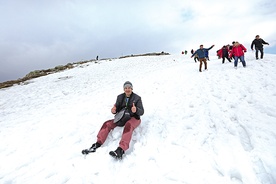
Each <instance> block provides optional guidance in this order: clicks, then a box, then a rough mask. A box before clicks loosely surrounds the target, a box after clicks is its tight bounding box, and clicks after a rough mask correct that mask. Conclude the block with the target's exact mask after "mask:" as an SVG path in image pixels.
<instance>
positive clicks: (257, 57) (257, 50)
mask: <svg viewBox="0 0 276 184" xmlns="http://www.w3.org/2000/svg"><path fill="white" fill-rule="evenodd" d="M255 50H256V53H255V55H256V59H259V56H258V52H259V49H258V48H257V47H256V48H255Z"/></svg>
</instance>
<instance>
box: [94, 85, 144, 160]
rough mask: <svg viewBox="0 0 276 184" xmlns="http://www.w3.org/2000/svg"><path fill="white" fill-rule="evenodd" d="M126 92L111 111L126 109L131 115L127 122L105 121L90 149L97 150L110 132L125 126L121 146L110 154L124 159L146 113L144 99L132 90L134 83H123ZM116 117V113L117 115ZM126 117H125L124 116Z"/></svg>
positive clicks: (116, 112)
mask: <svg viewBox="0 0 276 184" xmlns="http://www.w3.org/2000/svg"><path fill="white" fill-rule="evenodd" d="M123 88H124V93H122V94H120V95H118V96H117V100H116V103H115V104H114V106H113V107H112V109H111V113H113V114H118V113H119V112H120V111H121V110H123V109H124V110H125V111H126V112H127V113H128V114H129V115H130V117H129V118H128V119H127V121H126V122H122V121H121V120H120V121H118V122H115V121H114V119H111V120H108V121H106V122H104V124H103V125H102V127H101V129H100V131H99V132H98V135H97V142H96V143H94V144H92V146H91V148H90V149H89V151H90V152H94V151H96V149H97V148H99V147H100V146H101V145H102V144H104V142H105V140H106V138H107V136H108V134H109V132H110V131H111V130H113V129H114V128H115V127H117V126H124V130H123V134H122V138H121V140H120V142H119V147H118V148H117V149H116V150H115V151H110V152H109V154H110V155H111V156H113V157H114V158H118V159H122V156H123V155H124V153H125V151H126V150H127V149H128V148H129V143H130V141H131V137H132V133H133V131H134V129H135V128H137V127H138V126H139V125H140V123H141V119H140V116H142V115H143V114H144V107H143V103H142V99H141V97H140V96H139V95H137V94H135V93H133V92H132V90H133V86H132V83H131V82H129V81H126V82H125V83H124V85H123ZM115 118H116V115H115ZM122 119H124V117H123V118H122Z"/></svg>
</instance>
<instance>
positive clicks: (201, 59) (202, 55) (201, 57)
mask: <svg viewBox="0 0 276 184" xmlns="http://www.w3.org/2000/svg"><path fill="white" fill-rule="evenodd" d="M214 46H215V45H212V46H211V47H210V48H208V49H206V48H203V45H200V46H199V49H198V50H197V51H195V52H194V53H193V55H192V56H191V58H192V57H194V56H195V55H196V54H197V55H198V58H199V62H200V64H199V72H202V70H201V68H202V62H203V63H204V67H205V70H207V61H206V57H205V51H206V50H210V49H212V48H213V47H214Z"/></svg>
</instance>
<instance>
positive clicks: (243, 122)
mask: <svg viewBox="0 0 276 184" xmlns="http://www.w3.org/2000/svg"><path fill="white" fill-rule="evenodd" d="M275 61H276V55H269V54H265V59H263V60H259V61H256V60H254V53H252V52H248V53H246V62H247V68H243V67H242V65H241V63H239V66H238V69H237V70H235V69H234V67H233V63H229V62H226V63H225V64H221V60H218V59H217V58H216V57H215V56H214V57H211V61H209V62H208V65H209V66H208V67H209V69H208V71H204V72H202V73H199V72H198V63H194V61H193V59H191V58H190V55H187V56H185V55H170V56H148V57H135V58H125V59H116V60H113V61H101V62H100V63H97V64H95V63H89V64H85V65H82V66H79V67H77V68H74V69H72V70H67V71H64V72H60V73H56V74H52V75H48V76H44V77H40V78H37V79H33V80H31V81H29V83H28V84H26V85H18V86H13V87H11V88H7V89H2V90H0V126H1V129H0V145H1V146H0V163H1V165H0V183H3V184H22V183H24V184H25V183H26V184H38V183H39V184H44V183H45V184H54V183H56V184H63V183H66V184H69V183H70V184H80V183H84V184H86V183H93V184H102V183H114V184H117V183H120V184H130V183H133V184H145V183H147V184H148V183H152V184H156V183H166V184H167V183H185V184H228V183H231V184H241V183H243V184H275V183H276V62H275ZM127 80H129V81H131V82H132V83H133V85H134V92H135V93H137V94H139V95H140V96H141V97H142V101H143V104H144V108H145V114H144V116H142V123H141V125H140V126H139V127H138V128H137V129H136V130H135V132H134V135H133V141H132V142H131V147H130V149H129V150H127V151H126V154H125V157H124V159H123V160H122V161H115V160H114V159H113V158H112V157H110V156H109V154H108V152H109V151H111V150H115V149H116V148H117V146H118V143H119V141H120V136H121V133H122V130H123V129H122V128H116V129H115V130H114V131H113V132H111V133H110V134H109V137H108V139H107V141H106V142H105V144H104V145H103V146H102V147H101V148H100V149H98V150H97V152H96V153H93V154H90V155H88V156H86V157H84V156H83V155H82V154H81V150H82V149H84V148H89V147H90V146H91V144H92V143H94V142H95V140H96V135H97V133H98V130H99V129H100V127H101V125H102V123H103V122H104V121H105V120H108V119H111V118H113V115H112V114H111V113H110V109H111V108H112V105H113V104H114V103H115V100H116V97H117V95H118V94H119V93H122V92H123V88H122V85H123V83H124V82H125V81H127Z"/></svg>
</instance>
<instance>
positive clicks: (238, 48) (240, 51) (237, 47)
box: [230, 42, 246, 68]
mask: <svg viewBox="0 0 276 184" xmlns="http://www.w3.org/2000/svg"><path fill="white" fill-rule="evenodd" d="M245 52H246V48H245V47H244V46H243V45H242V44H240V43H239V42H235V43H234V46H233V48H232V51H231V53H230V57H232V56H233V55H234V58H235V62H234V67H235V68H237V66H238V59H240V60H241V62H242V65H243V67H246V63H245V60H244V53H245Z"/></svg>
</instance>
